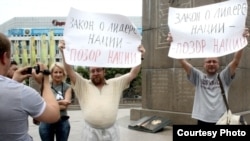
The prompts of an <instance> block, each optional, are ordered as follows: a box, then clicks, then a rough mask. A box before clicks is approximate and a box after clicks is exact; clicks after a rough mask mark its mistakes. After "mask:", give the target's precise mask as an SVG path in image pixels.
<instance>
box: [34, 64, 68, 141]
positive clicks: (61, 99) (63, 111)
mask: <svg viewBox="0 0 250 141" xmlns="http://www.w3.org/2000/svg"><path fill="white" fill-rule="evenodd" d="M50 73H51V74H50V75H51V78H52V79H51V83H50V84H51V89H52V91H53V94H54V96H55V98H56V100H57V102H58V105H59V107H60V115H61V118H60V120H59V121H57V122H55V123H52V124H50V123H45V122H41V123H40V125H39V134H40V138H41V140H42V141H53V140H54V136H55V137H56V140H57V141H67V140H68V137H69V133H70V123H69V120H68V119H69V116H68V114H67V109H68V106H69V104H70V103H71V97H72V96H71V94H72V90H71V87H70V85H69V84H67V83H66V82H65V80H66V77H67V75H66V72H65V69H64V66H63V64H62V63H59V62H56V63H54V64H52V65H51V67H50Z"/></svg>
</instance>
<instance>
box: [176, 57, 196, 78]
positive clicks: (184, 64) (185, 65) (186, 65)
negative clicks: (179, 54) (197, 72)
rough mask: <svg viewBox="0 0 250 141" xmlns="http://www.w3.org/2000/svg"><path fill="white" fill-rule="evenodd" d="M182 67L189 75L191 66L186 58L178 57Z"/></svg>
mask: <svg viewBox="0 0 250 141" xmlns="http://www.w3.org/2000/svg"><path fill="white" fill-rule="evenodd" d="M179 61H180V64H181V66H182V68H183V69H184V70H185V71H186V73H187V75H190V73H191V68H192V67H193V66H192V65H191V64H190V63H189V62H188V61H187V60H186V59H180V60H179Z"/></svg>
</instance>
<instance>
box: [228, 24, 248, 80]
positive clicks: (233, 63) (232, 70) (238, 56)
mask: <svg viewBox="0 0 250 141" xmlns="http://www.w3.org/2000/svg"><path fill="white" fill-rule="evenodd" d="M243 36H244V37H249V30H248V28H245V31H244V33H243ZM242 53H243V49H241V50H239V51H237V52H235V54H234V58H233V60H232V61H231V62H230V63H229V66H230V74H231V76H232V75H234V74H235V70H236V68H237V67H238V65H239V63H240V60H241V56H242Z"/></svg>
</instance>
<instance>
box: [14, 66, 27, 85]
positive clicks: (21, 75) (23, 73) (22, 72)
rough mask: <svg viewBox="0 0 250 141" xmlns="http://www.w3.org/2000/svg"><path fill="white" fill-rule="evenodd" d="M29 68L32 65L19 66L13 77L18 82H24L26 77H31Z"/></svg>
mask: <svg viewBox="0 0 250 141" xmlns="http://www.w3.org/2000/svg"><path fill="white" fill-rule="evenodd" d="M29 68H30V66H27V67H22V68H19V69H18V70H16V71H15V72H14V75H13V77H12V79H13V80H16V81H17V82H23V81H24V80H25V79H27V78H29V77H31V76H32V75H31V74H29V73H27V72H28V69H29Z"/></svg>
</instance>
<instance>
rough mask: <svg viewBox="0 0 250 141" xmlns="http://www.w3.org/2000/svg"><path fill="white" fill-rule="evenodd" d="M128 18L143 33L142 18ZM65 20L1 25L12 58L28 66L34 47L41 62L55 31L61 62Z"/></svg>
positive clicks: (39, 19) (27, 19)
mask: <svg viewBox="0 0 250 141" xmlns="http://www.w3.org/2000/svg"><path fill="white" fill-rule="evenodd" d="M128 18H129V19H130V20H131V21H132V22H133V23H134V24H135V26H136V27H137V28H138V31H139V32H140V33H141V30H142V28H141V27H142V23H141V17H128ZM65 20H66V17H15V18H13V19H11V20H9V21H7V22H5V23H3V24H2V25H0V32H2V33H4V34H5V35H7V36H8V37H9V39H10V40H11V51H12V58H13V59H14V60H16V61H17V62H18V63H19V64H24V65H26V64H27V63H28V64H30V63H31V61H32V60H31V57H32V53H31V52H32V51H31V49H32V46H35V54H36V59H35V61H40V62H41V59H42V58H41V57H42V56H41V55H42V49H43V48H42V47H43V46H44V45H45V46H48V48H50V47H51V46H50V44H51V40H50V39H51V38H52V37H51V36H52V35H51V34H50V32H51V31H53V42H54V43H53V44H54V45H55V56H53V59H55V61H61V57H60V55H59V50H58V47H57V44H58V42H59V40H60V39H62V37H63V29H64V27H63V26H64V24H65ZM42 38H43V39H42ZM26 52H27V58H24V57H23V56H24V54H26ZM47 52H48V56H47V57H48V60H49V59H50V58H51V57H50V55H49V54H50V49H47ZM15 55H17V56H15ZM17 58H18V59H17ZM26 59H27V60H26Z"/></svg>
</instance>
